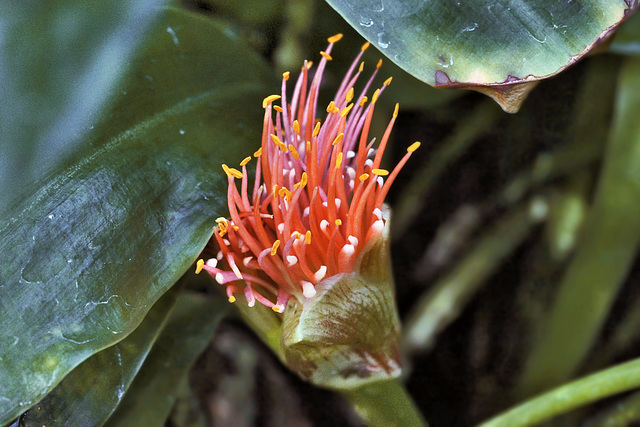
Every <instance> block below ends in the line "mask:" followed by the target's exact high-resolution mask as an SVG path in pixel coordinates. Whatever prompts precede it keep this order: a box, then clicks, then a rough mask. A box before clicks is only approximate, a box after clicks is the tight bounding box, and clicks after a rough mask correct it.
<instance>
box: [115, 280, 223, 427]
mask: <svg viewBox="0 0 640 427" xmlns="http://www.w3.org/2000/svg"><path fill="white" fill-rule="evenodd" d="M230 309H231V306H230V305H229V303H228V302H227V301H226V300H225V299H224V298H206V297H203V296H201V295H196V294H189V293H185V294H183V295H181V296H180V297H179V298H178V302H177V303H176V307H175V310H174V311H173V313H172V314H171V317H170V318H169V321H168V322H167V326H166V327H165V328H164V330H163V331H162V333H161V334H160V336H159V337H158V340H157V342H156V345H155V346H154V347H153V349H152V350H151V353H150V354H149V357H148V358H147V360H146V361H145V364H144V366H143V367H142V369H141V370H140V373H139V374H138V376H137V377H136V379H135V381H134V382H133V384H132V385H131V388H130V389H129V390H128V391H127V393H126V394H125V396H124V399H123V401H122V403H121V404H120V406H118V408H117V409H116V411H115V413H114V415H113V416H112V417H111V418H110V419H109V421H108V423H107V425H109V426H117V427H122V426H132V427H135V426H140V425H147V426H154V425H163V423H164V421H165V420H166V418H167V417H168V416H169V413H170V411H171V408H172V406H173V403H174V402H175V400H176V397H177V395H178V393H179V390H178V389H179V385H180V383H181V382H182V381H183V380H184V379H185V377H186V375H187V372H188V370H189V368H191V365H193V363H194V362H195V361H196V359H197V357H198V355H199V354H200V353H201V352H202V351H203V350H204V349H205V348H206V346H207V344H208V343H209V341H211V337H212V336H213V334H214V332H215V330H216V328H217V326H218V323H219V322H220V320H221V319H222V317H223V315H224V314H225V313H227V312H228V310H230Z"/></svg>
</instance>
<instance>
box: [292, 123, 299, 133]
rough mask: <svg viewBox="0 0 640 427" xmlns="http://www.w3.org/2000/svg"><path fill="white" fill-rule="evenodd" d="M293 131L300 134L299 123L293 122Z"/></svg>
mask: <svg viewBox="0 0 640 427" xmlns="http://www.w3.org/2000/svg"><path fill="white" fill-rule="evenodd" d="M293 131H294V132H295V133H297V134H300V123H298V121H297V120H294V121H293Z"/></svg>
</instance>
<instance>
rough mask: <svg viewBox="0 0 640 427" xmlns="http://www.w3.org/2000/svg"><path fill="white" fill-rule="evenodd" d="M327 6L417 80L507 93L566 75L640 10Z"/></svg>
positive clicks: (610, 1)
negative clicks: (487, 88)
mask: <svg viewBox="0 0 640 427" xmlns="http://www.w3.org/2000/svg"><path fill="white" fill-rule="evenodd" d="M327 1H328V3H329V4H330V5H332V6H333V7H334V8H335V9H336V10H337V11H338V12H340V14H341V15H342V16H343V17H344V18H345V19H346V20H347V21H348V22H349V23H350V24H351V25H352V26H353V27H354V28H355V29H356V30H357V31H358V32H359V33H360V34H362V36H363V37H365V38H366V39H367V40H369V41H370V42H371V43H372V44H373V45H375V46H376V47H377V48H378V49H380V51H381V52H382V53H384V54H385V55H386V56H388V57H389V58H390V59H391V60H392V61H393V62H395V63H396V64H398V65H399V66H400V67H401V68H403V69H404V70H406V71H407V72H408V73H410V74H412V75H413V76H415V77H417V78H418V79H420V80H422V81H424V82H426V83H428V84H430V85H432V86H461V87H477V86H494V85H498V86H508V87H504V88H502V89H501V92H505V91H507V90H509V89H511V88H513V87H514V86H513V85H514V84H516V83H522V82H530V81H534V80H538V79H541V78H546V77H549V76H552V75H554V74H556V73H558V72H560V71H562V70H563V69H564V68H566V67H567V66H569V65H571V64H572V63H574V62H575V61H576V60H577V59H578V58H580V57H581V56H582V55H584V54H585V53H586V52H588V51H589V50H591V49H592V48H593V46H594V44H595V43H597V41H599V40H600V39H601V38H603V37H604V36H605V35H607V34H608V33H609V32H611V31H612V29H613V28H614V27H615V26H616V25H618V24H619V23H620V22H621V21H622V20H623V19H624V17H625V15H626V14H628V13H630V10H629V9H630V8H631V7H635V8H637V3H634V4H633V6H629V4H630V2H629V1H627V0H589V1H583V2H559V1H556V0H542V1H536V2H526V1H517V2H514V1H494V0H473V1H464V2H462V1H457V2H442V1H438V0H427V1H415V0H399V1H394V2H390V1H384V0H366V1H356V0H327ZM526 89H527V90H524V89H523V88H520V90H522V91H524V92H528V89H530V88H529V87H527V88H526ZM495 90H497V89H495ZM495 90H494V92H495ZM501 95H502V96H503V97H504V93H502V94H501ZM525 95H526V93H525ZM501 105H502V106H503V108H505V105H504V104H501ZM517 106H519V104H518V105H517ZM517 106H516V105H514V106H511V108H512V109H515V110H517ZM505 109H507V108H505Z"/></svg>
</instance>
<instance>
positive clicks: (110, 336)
mask: <svg viewBox="0 0 640 427" xmlns="http://www.w3.org/2000/svg"><path fill="white" fill-rule="evenodd" d="M269 81H271V76H270V74H269V73H268V70H267V67H266V66H265V64H264V63H263V62H262V61H261V60H260V58H259V57H257V56H256V55H255V54H254V53H253V52H251V51H250V50H249V49H248V48H246V46H244V45H243V44H242V43H241V42H240V41H239V40H236V39H234V37H233V34H231V35H229V36H227V35H225V34H224V33H223V32H222V31H221V30H219V29H218V27H217V26H215V25H212V24H211V22H210V21H208V20H205V19H202V18H200V17H198V16H195V15H192V14H188V13H185V12H180V11H178V10H170V11H169V12H168V13H167V14H166V15H165V16H164V17H163V18H162V19H161V20H160V22H159V23H158V24H157V25H156V26H155V27H154V29H153V31H151V33H150V34H149V37H148V39H147V42H146V45H145V46H144V48H143V50H142V51H141V53H140V55H139V56H138V58H137V59H136V61H135V62H134V63H133V64H132V69H131V72H130V74H129V76H128V77H127V79H126V80H125V81H124V83H123V84H122V85H121V86H120V88H119V93H121V94H122V96H121V97H120V99H119V100H118V101H117V102H116V103H115V105H114V107H113V109H112V110H111V112H110V113H109V114H106V115H105V117H106V118H107V119H105V120H104V121H103V122H102V123H101V124H100V125H99V126H97V127H96V131H95V132H94V134H93V139H92V142H93V144H94V145H96V146H98V145H99V146H100V148H99V149H97V150H95V151H94V152H93V153H92V154H91V155H89V156H87V157H85V158H83V159H82V160H81V161H79V162H77V163H76V164H73V165H71V166H70V167H69V168H67V169H65V170H62V171H60V172H59V173H57V174H56V175H55V176H54V177H53V178H52V179H51V180H50V181H49V182H47V183H45V184H44V185H43V186H42V188H41V189H39V190H38V191H37V192H36V193H34V194H33V195H32V196H31V197H29V198H28V199H26V200H25V201H24V202H22V203H21V205H20V206H18V207H17V208H16V209H15V210H14V211H13V214H12V216H11V217H10V218H9V219H8V220H7V221H4V223H3V225H2V228H0V240H1V241H2V242H3V244H4V246H3V248H2V255H3V258H4V259H5V262H4V263H3V264H2V265H0V316H1V317H0V343H1V346H2V349H3V351H2V354H1V355H0V424H3V423H6V422H9V421H10V420H11V419H12V418H14V417H15V416H17V415H18V414H19V413H20V412H23V411H24V410H25V409H26V408H28V407H29V406H31V405H32V404H33V403H35V402H37V401H38V400H40V399H41V398H42V397H43V396H44V395H45V394H46V393H47V392H48V391H49V390H51V389H52V388H53V387H54V386H55V385H56V384H57V383H58V382H60V380H61V379H62V378H63V377H64V376H65V375H66V374H67V373H68V372H69V371H70V370H72V369H73V368H74V367H75V366H77V365H78V364H79V363H81V362H82V361H84V360H85V359H87V358H88V357H89V356H91V355H92V354H94V353H96V352H98V351H100V350H102V349H104V348H106V347H108V346H111V345H113V344H114V343H116V342H118V341H119V340H121V339H123V338H124V337H125V336H126V335H127V334H129V333H130V332H131V331H132V330H133V329H135V328H136V326H137V325H138V324H139V323H140V322H141V321H142V319H143V318H144V316H145V315H146V313H147V312H148V310H149V309H150V308H151V306H152V305H153V304H154V303H155V301H156V300H157V299H158V298H159V297H160V296H161V295H162V294H163V293H164V292H166V291H167V290H168V289H169V288H170V287H171V286H172V285H173V284H174V283H175V282H176V281H177V279H178V278H179V277H180V276H181V275H182V273H183V272H184V271H185V270H186V269H187V268H188V267H189V265H190V264H191V263H192V262H193V261H194V259H195V258H196V257H197V255H198V254H199V252H200V251H201V250H202V248H203V247H204V245H205V244H206V242H207V241H208V239H209V237H210V235H211V233H212V228H211V226H212V224H213V222H214V219H215V218H216V217H217V216H219V215H221V214H223V213H224V212H225V211H226V208H225V207H224V204H225V202H224V199H225V197H223V196H224V195H225V194H226V177H224V174H223V173H222V172H221V170H220V163H222V162H230V163H233V162H236V161H240V160H241V159H242V158H243V157H244V156H245V155H246V153H247V152H252V151H253V150H252V148H254V147H256V146H258V145H259V141H260V130H261V122H262V114H263V113H262V110H261V108H260V100H261V98H262V97H264V95H265V93H266V90H265V89H264V88H263V87H262V84H263V83H264V82H269ZM104 141H106V143H105V142H104Z"/></svg>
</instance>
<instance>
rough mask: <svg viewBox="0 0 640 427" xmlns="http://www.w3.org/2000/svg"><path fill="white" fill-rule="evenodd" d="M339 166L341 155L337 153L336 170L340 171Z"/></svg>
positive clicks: (340, 164)
mask: <svg viewBox="0 0 640 427" xmlns="http://www.w3.org/2000/svg"><path fill="white" fill-rule="evenodd" d="M341 166H342V153H338V156H337V157H336V169H340V167H341Z"/></svg>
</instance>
